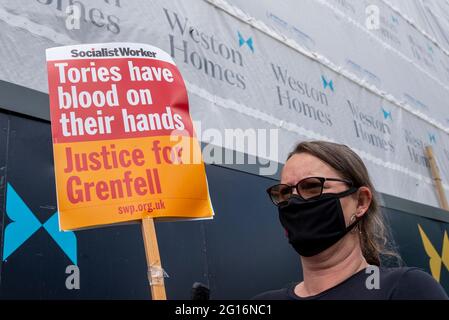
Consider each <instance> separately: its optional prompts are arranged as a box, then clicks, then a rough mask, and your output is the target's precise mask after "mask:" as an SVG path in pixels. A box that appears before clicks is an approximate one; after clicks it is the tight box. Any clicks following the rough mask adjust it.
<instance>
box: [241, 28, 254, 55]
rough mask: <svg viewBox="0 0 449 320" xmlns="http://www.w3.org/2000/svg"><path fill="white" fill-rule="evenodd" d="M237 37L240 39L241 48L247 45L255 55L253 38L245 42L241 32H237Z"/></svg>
mask: <svg viewBox="0 0 449 320" xmlns="http://www.w3.org/2000/svg"><path fill="white" fill-rule="evenodd" d="M237 35H238V37H239V47H241V46H243V45H244V44H245V43H246V45H247V46H248V48H250V49H251V51H252V52H253V53H254V43H253V37H249V38H248V39H247V40H245V39H244V38H243V36H242V34H241V33H240V32H239V31H237Z"/></svg>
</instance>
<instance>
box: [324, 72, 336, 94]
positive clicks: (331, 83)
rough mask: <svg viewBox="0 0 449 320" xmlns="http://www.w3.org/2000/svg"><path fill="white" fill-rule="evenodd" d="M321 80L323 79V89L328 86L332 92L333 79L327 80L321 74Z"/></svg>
mask: <svg viewBox="0 0 449 320" xmlns="http://www.w3.org/2000/svg"><path fill="white" fill-rule="evenodd" d="M321 80H323V88H324V89H326V88H327V87H329V89H331V90H332V92H334V81H333V80H330V81H327V79H326V78H325V77H324V76H323V75H322V76H321Z"/></svg>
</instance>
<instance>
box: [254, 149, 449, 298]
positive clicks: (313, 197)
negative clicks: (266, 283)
mask: <svg viewBox="0 0 449 320" xmlns="http://www.w3.org/2000/svg"><path fill="white" fill-rule="evenodd" d="M267 191H268V193H269V195H270V197H271V199H272V201H273V203H274V204H275V205H276V206H278V210H279V219H280V222H281V224H282V226H283V227H284V228H285V230H286V232H287V236H288V239H289V242H290V244H291V245H292V246H293V248H294V249H295V250H296V251H297V252H298V254H299V255H300V257H301V263H302V270H303V279H304V281H302V282H300V283H295V284H293V285H291V286H290V287H287V288H284V289H281V290H275V291H269V292H265V293H262V294H260V295H258V296H256V297H255V298H254V299H273V300H275V299H290V300H303V299H308V300H310V299H448V296H447V295H446V293H445V291H444V290H443V288H442V287H441V286H440V284H439V283H438V282H436V281H435V280H434V279H433V278H432V277H431V276H430V275H429V274H427V273H425V272H424V271H421V270H420V269H417V268H405V267H401V268H385V267H377V266H380V258H381V255H382V256H383V257H387V256H396V257H399V256H398V255H397V254H396V253H395V252H394V251H392V250H389V249H387V245H388V243H387V232H386V228H385V226H384V223H383V220H382V216H381V212H380V208H379V205H378V202H377V200H376V197H375V194H374V192H375V191H374V187H373V185H372V183H371V181H370V178H369V175H368V171H367V169H366V167H365V165H364V164H363V162H362V160H361V159H360V157H359V156H358V155H357V154H355V153H354V152H353V151H352V150H351V149H349V148H348V147H347V146H344V145H340V144H335V143H330V142H323V141H313V142H302V143H300V144H298V145H297V147H296V148H295V150H294V151H293V152H292V153H291V154H290V155H289V157H288V159H287V162H286V164H285V166H284V168H283V171H282V175H281V181H280V184H278V185H275V186H273V187H271V188H269V189H268V190H267Z"/></svg>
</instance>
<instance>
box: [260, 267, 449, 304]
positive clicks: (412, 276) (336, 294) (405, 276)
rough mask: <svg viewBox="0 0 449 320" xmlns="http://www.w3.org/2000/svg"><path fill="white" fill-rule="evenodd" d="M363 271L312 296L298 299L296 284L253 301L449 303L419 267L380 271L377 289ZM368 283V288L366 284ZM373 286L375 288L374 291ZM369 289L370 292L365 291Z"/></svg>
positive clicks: (438, 286) (381, 269) (261, 295)
mask: <svg viewBox="0 0 449 320" xmlns="http://www.w3.org/2000/svg"><path fill="white" fill-rule="evenodd" d="M368 271H369V270H368V269H363V270H361V271H359V272H357V273H355V274H354V275H352V276H351V277H349V278H348V279H346V280H345V281H343V282H342V283H340V284H338V285H336V286H335V287H333V288H330V289H328V290H326V291H323V292H321V293H319V294H317V295H315V296H310V297H305V298H301V297H299V296H297V295H296V294H295V292H294V289H295V286H296V285H297V284H298V283H292V284H290V285H289V286H288V287H287V288H284V289H280V290H273V291H267V292H264V293H261V294H259V295H257V296H255V297H254V298H253V299H254V300H414V299H422V300H426V299H427V300H429V299H431V300H448V299H449V298H448V296H447V294H446V292H445V291H444V289H443V288H442V287H441V285H440V284H439V283H438V282H437V281H436V280H435V279H434V278H432V276H431V275H429V274H428V273H426V272H424V271H422V270H421V269H418V268H405V267H403V268H383V267H381V268H380V269H379V280H380V281H379V282H378V286H377V287H378V289H377V288H376V282H375V280H373V275H374V273H373V272H372V271H371V272H369V273H368ZM367 283H368V286H367V285H366V284H367ZM373 286H374V288H373ZM368 287H370V288H372V289H368Z"/></svg>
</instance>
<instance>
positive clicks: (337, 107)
mask: <svg viewBox="0 0 449 320" xmlns="http://www.w3.org/2000/svg"><path fill="white" fill-rule="evenodd" d="M73 3H74V4H76V5H77V6H78V8H80V9H81V10H80V11H81V13H82V17H81V24H80V29H79V30H78V29H74V30H69V29H68V28H67V14H66V13H65V10H66V7H67V5H68V4H69V1H62V0H60V1H57V0H53V1H52V0H36V1H27V2H19V1H12V0H11V1H5V2H3V4H2V7H1V8H0V28H1V30H2V32H1V33H0V41H1V43H2V46H0V54H1V56H2V59H1V61H0V78H1V79H2V80H6V81H9V82H13V83H16V84H19V85H23V86H26V87H29V88H33V89H37V90H40V91H43V92H47V81H46V71H45V66H46V65H45V49H46V48H48V47H54V46H58V45H66V44H77V43H100V42H116V41H117V42H118V41H127V42H130V41H132V42H141V43H148V44H151V45H154V46H157V47H160V48H161V49H163V50H165V51H166V52H168V53H169V54H170V55H171V56H172V58H173V60H174V61H175V63H176V64H177V66H178V67H179V69H180V70H181V72H182V74H183V78H184V79H185V80H186V85H187V88H188V91H189V98H190V107H191V115H192V118H193V120H195V121H201V125H200V126H201V128H197V130H198V132H197V134H198V138H199V139H200V140H202V141H204V142H209V141H211V135H210V133H211V131H210V129H215V130H216V132H219V133H222V136H225V132H226V130H227V129H242V130H246V129H279V144H278V150H276V151H277V152H275V154H273V153H271V154H270V153H265V154H260V155H261V156H262V157H266V158H270V159H271V160H277V159H279V160H280V161H281V162H283V161H284V160H285V158H286V156H287V154H288V152H289V151H291V149H292V148H293V146H294V145H295V144H296V143H297V142H298V141H300V140H304V139H325V140H330V141H335V142H340V143H345V144H347V145H349V146H350V147H352V148H354V149H355V151H356V152H358V153H359V154H360V155H361V156H362V157H363V159H364V161H365V163H366V164H367V166H368V168H369V170H370V172H371V175H372V176H373V179H374V181H375V185H376V187H377V188H378V190H379V191H381V192H384V193H388V194H391V195H395V196H398V197H402V198H405V199H410V200H413V201H418V202H422V203H426V204H429V205H434V206H438V200H437V198H436V193H435V190H434V186H433V183H432V180H431V176H430V170H429V164H428V162H427V160H426V158H425V156H424V146H425V145H428V144H430V145H432V146H433V148H434V152H435V155H436V157H437V159H438V164H439V166H440V170H441V173H442V175H443V180H444V182H446V183H447V182H448V181H449V165H448V164H449V112H448V111H447V110H448V107H447V106H446V103H447V101H449V89H448V87H447V84H448V79H449V73H447V72H446V70H443V68H442V65H441V64H439V63H440V62H439V60H438V59H441V60H442V61H443V62H444V63H446V62H445V61H446V60H447V55H446V53H445V52H444V51H443V49H441V48H440V47H438V46H437V45H435V46H434V48H433V49H432V50H433V51H434V53H435V55H438V57H439V58H438V59H437V58H435V59H434V62H435V63H434V66H431V65H427V63H426V62H423V61H419V60H417V59H416V57H415V58H414V53H413V49H412V48H411V41H410V40H409V39H410V38H409V37H408V35H409V32H410V34H411V35H412V37H414V39H415V38H416V40H413V41H415V42H416V43H418V42H419V43H421V42H422V41H430V40H428V39H427V38H426V37H425V36H424V35H423V33H422V32H421V31H419V30H418V29H416V28H414V27H413V26H412V25H410V24H409V23H408V22H407V21H406V20H404V18H402V16H400V15H398V14H396V16H395V18H394V19H393V20H391V18H390V20H391V22H389V23H388V24H385V27H384V28H385V30H384V31H382V30H368V29H366V27H365V26H364V24H363V23H364V21H365V18H366V15H365V7H364V4H363V1H356V0H340V1H331V0H301V1H293V0H288V1H287V0H285V1H279V2H274V1H268V0H258V1H247V0H245V1H243V0H229V1H227V2H226V1H222V0H220V1H218V0H217V1H215V0H214V1H212V0H211V1H204V0H183V1H162V0H153V1H151V2H149V1H143V0H135V1H118V0H117V1H113V0H109V1H105V0H101V1H100V0H96V1H81V0H79V1H73ZM370 3H372V2H371V1H370ZM378 4H379V6H380V7H381V12H382V15H381V16H383V18H381V22H382V20H386V19H388V18H387V16H388V14H390V13H388V14H387V13H386V12H387V10H390V12H392V13H394V11H393V9H391V7H390V6H387V5H385V3H384V2H381V1H380V0H379V2H378ZM69 12H70V11H69ZM396 20H397V21H398V22H397V23H398V26H397V27H396V26H395V24H396V22H395V21H396ZM381 25H382V23H381ZM410 28H411V29H410ZM386 30H389V31H388V32H387V31H386ZM415 42H414V43H415ZM420 46H424V44H420ZM425 48H427V47H425ZM426 50H427V49H426ZM429 50H430V49H429ZM429 59H430V58H429ZM445 59H446V60H445ZM448 65H449V64H448ZM212 142H213V143H214V144H217V145H222V146H225V147H231V148H233V149H239V148H238V147H237V146H236V145H234V144H230V143H229V141H224V140H220V139H215V140H213V141H212ZM245 152H246V153H248V154H258V153H260V150H259V149H257V148H249V149H247V150H245ZM445 187H446V191H447V190H448V186H447V185H445Z"/></svg>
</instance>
